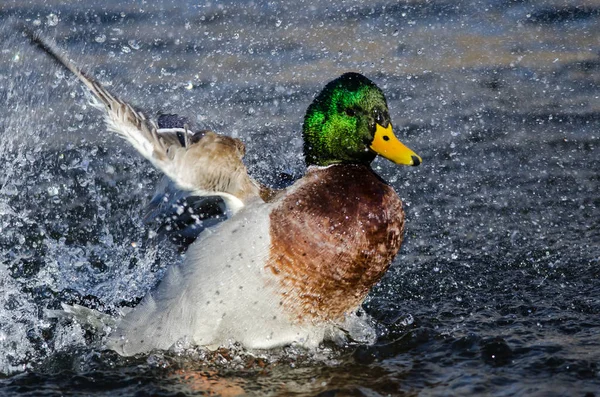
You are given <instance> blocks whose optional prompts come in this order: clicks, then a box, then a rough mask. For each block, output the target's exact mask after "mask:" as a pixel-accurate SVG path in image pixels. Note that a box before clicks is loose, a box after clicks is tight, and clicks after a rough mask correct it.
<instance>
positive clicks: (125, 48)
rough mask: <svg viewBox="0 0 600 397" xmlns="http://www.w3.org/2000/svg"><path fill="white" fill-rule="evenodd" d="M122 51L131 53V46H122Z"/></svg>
mask: <svg viewBox="0 0 600 397" xmlns="http://www.w3.org/2000/svg"><path fill="white" fill-rule="evenodd" d="M121 52H122V53H124V54H129V53H130V52H131V48H129V47H127V46H126V45H124V46H123V47H121Z"/></svg>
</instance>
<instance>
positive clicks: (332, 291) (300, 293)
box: [32, 36, 421, 355]
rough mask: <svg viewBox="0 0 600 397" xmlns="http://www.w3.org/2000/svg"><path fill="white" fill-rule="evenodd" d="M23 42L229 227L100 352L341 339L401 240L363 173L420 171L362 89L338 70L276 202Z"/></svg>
mask: <svg viewBox="0 0 600 397" xmlns="http://www.w3.org/2000/svg"><path fill="white" fill-rule="evenodd" d="M32 38H33V40H34V42H36V43H37V44H38V45H39V46H40V47H41V48H42V49H44V50H45V51H46V53H48V54H49V55H51V56H52V57H53V58H54V59H55V60H56V61H58V63H60V64H61V65H63V66H64V67H66V68H67V69H69V70H70V71H71V72H73V74H75V75H76V76H77V77H78V78H79V80H81V81H82V82H83V84H85V86H87V88H88V89H89V90H90V91H91V93H92V94H93V95H94V97H95V98H96V102H95V106H96V107H98V108H100V109H102V111H104V113H105V116H106V123H107V125H108V129H109V130H111V131H113V132H116V133H117V134H119V135H120V136H121V137H123V138H124V139H125V140H127V141H128V142H129V143H131V144H132V145H133V147H134V148H135V149H136V150H137V151H138V152H139V153H140V154H141V155H142V156H144V157H145V158H146V159H148V160H149V161H150V162H151V163H152V164H153V165H154V166H156V167H157V168H158V169H160V170H161V171H162V172H163V173H164V174H165V175H166V176H167V177H168V178H169V179H170V180H171V181H172V183H174V184H175V185H176V186H177V187H178V188H179V189H183V190H185V191H189V192H191V194H193V195H194V196H204V197H220V198H221V199H222V201H223V203H224V204H225V207H226V209H225V212H226V215H227V218H228V220H227V221H226V222H221V223H219V224H218V225H216V226H215V227H213V228H212V229H210V230H205V231H204V232H202V233H201V234H200V236H199V237H198V238H197V239H196V241H195V242H194V243H193V244H191V246H190V247H189V249H188V250H187V253H186V255H185V259H184V260H183V263H182V264H180V265H172V266H171V267H170V268H169V269H168V271H167V273H166V274H165V276H164V279H163V280H162V281H161V283H160V284H159V285H158V287H157V288H156V289H155V290H154V291H152V292H151V293H149V294H148V295H147V296H146V297H145V298H144V299H143V300H142V302H141V303H140V304H139V305H138V306H136V307H135V308H133V309H132V310H131V311H130V312H129V313H127V314H125V315H124V316H123V317H122V318H121V319H120V320H119V322H118V325H117V326H116V327H115V329H114V330H113V331H112V332H111V333H110V335H109V336H108V338H107V342H106V345H107V346H108V347H109V348H111V349H114V350H115V351H117V352H118V353H120V354H122V355H133V354H137V353H142V352H148V351H150V350H153V349H169V348H170V347H172V346H173V345H174V344H175V343H176V342H178V341H181V340H187V341H188V342H191V343H193V344H195V345H200V346H208V347H215V346H219V345H226V344H228V343H231V342H238V343H240V344H242V345H243V346H245V347H246V348H250V349H255V348H258V349H262V348H273V347H277V346H282V345H287V344H292V343H297V344H299V345H302V346H306V347H309V348H310V347H315V346H317V345H318V344H320V343H321V342H322V341H323V340H324V339H327V338H332V337H333V336H332V335H335V334H336V332H338V330H339V329H343V328H344V324H345V323H346V322H347V321H348V319H349V318H352V316H353V315H354V314H353V313H355V312H356V311H357V310H358V309H359V307H360V305H361V303H362V302H363V300H364V299H365V297H366V295H367V293H368V292H369V290H370V289H371V287H372V286H373V285H374V284H375V283H377V282H378V281H379V280H380V279H381V277H382V276H383V275H384V273H385V272H386V270H387V269H388V267H389V266H390V263H391V262H392V260H393V259H394V257H395V256H396V254H397V253H398V250H399V249H400V245H401V243H402V236H403V230H404V212H403V209H402V202H401V200H400V198H399V197H398V195H397V194H396V192H395V191H394V189H393V188H392V187H391V186H390V185H388V184H387V183H386V182H385V181H384V180H382V179H381V177H379V176H378V175H377V174H376V173H375V172H374V171H373V170H372V169H371V167H370V163H371V162H372V161H373V160H374V159H375V157H376V156H377V155H380V156H383V157H385V158H386V159H388V160H391V161H392V162H394V163H396V164H405V165H411V166H416V165H419V164H420V163H421V158H420V157H419V156H418V155H416V154H415V153H414V152H413V151H412V150H410V149H408V148H407V147H406V146H404V145H403V144H402V143H401V142H400V141H399V140H398V139H397V138H396V136H395V135H394V132H393V130H392V123H391V119H390V115H389V112H388V106H387V102H386V98H385V96H384V94H383V92H382V91H381V89H379V88H378V87H377V85H375V83H373V82H372V81H371V80H369V79H368V78H366V77H365V76H363V75H361V74H359V73H345V74H343V75H341V76H340V77H338V78H336V79H335V80H333V81H331V82H329V83H328V84H327V85H326V86H325V87H324V88H323V90H322V91H321V92H320V93H319V94H318V95H317V96H316V98H315V99H314V101H313V102H312V103H311V104H310V106H309V107H308V110H307V112H306V116H305V118H304V124H303V138H304V156H305V159H306V165H307V171H306V174H305V175H304V176H303V177H302V178H301V179H299V180H298V181H296V182H295V183H294V184H293V185H292V186H290V187H288V188H286V189H283V190H279V191H276V190H271V189H268V188H266V187H264V186H262V185H261V184H259V183H258V182H256V181H255V180H253V179H252V178H251V177H250V176H249V175H248V172H247V170H246V167H245V165H244V163H243V162H242V157H243V156H244V151H245V149H244V145H243V144H242V142H241V141H240V140H238V139H234V138H231V137H227V136H224V135H219V134H216V133H214V132H211V131H202V132H199V133H191V132H190V131H189V129H188V128H187V127H186V126H184V128H181V126H178V127H176V128H167V129H160V128H158V126H157V125H155V124H154V123H153V122H151V121H149V120H148V119H147V118H146V117H145V116H144V115H143V113H141V112H139V111H137V110H135V109H134V108H133V107H132V106H130V105H129V104H127V103H125V102H124V101H122V100H121V99H119V98H117V97H116V96H114V95H113V94H111V93H109V92H108V91H107V90H106V89H105V88H103V87H102V86H101V85H100V84H99V83H98V82H97V81H95V80H94V79H92V78H91V77H89V76H87V75H86V74H85V73H83V72H82V71H81V70H80V69H78V68H77V67H76V66H74V65H73V64H72V63H71V62H70V61H69V60H68V59H67V58H65V57H64V56H62V55H60V53H59V52H58V51H57V50H55V49H54V47H53V46H52V45H49V44H47V43H45V42H44V41H43V40H42V39H40V38H39V37H37V36H33V37H32Z"/></svg>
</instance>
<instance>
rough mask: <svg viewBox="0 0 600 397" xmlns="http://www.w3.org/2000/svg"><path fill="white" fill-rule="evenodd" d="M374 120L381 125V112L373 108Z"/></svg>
mask: <svg viewBox="0 0 600 397" xmlns="http://www.w3.org/2000/svg"><path fill="white" fill-rule="evenodd" d="M375 122H376V123H377V124H379V125H383V113H382V112H381V111H379V110H375Z"/></svg>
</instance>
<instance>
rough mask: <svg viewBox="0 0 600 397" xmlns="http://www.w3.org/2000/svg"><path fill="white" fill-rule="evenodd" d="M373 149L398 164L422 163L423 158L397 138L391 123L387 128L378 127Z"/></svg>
mask: <svg viewBox="0 0 600 397" xmlns="http://www.w3.org/2000/svg"><path fill="white" fill-rule="evenodd" d="M371 149H372V150H374V151H375V152H376V153H377V154H379V155H380V156H383V157H385V158H386V159H388V160H390V161H393V162H394V163H396V164H404V165H419V164H421V162H422V160H421V157H419V156H418V155H417V154H416V153H415V152H413V151H412V150H410V149H409V148H407V147H406V146H404V144H403V143H402V142H400V141H399V140H398V138H396V135H394V131H393V130H392V123H389V124H388V126H387V127H386V128H384V127H382V126H380V125H379V124H377V125H376V127H375V138H373V142H371Z"/></svg>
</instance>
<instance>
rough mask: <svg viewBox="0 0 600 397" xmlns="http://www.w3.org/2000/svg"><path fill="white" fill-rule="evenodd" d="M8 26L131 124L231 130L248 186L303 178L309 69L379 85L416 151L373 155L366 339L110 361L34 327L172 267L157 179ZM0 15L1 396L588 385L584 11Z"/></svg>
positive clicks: (596, 19) (591, 258)
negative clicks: (311, 348)
mask: <svg viewBox="0 0 600 397" xmlns="http://www.w3.org/2000/svg"><path fill="white" fill-rule="evenodd" d="M59 3H60V4H59ZM17 22H20V23H25V24H26V25H28V26H32V27H38V28H39V29H41V31H42V32H43V34H44V35H45V36H46V37H49V38H52V39H54V40H56V42H57V43H58V45H59V46H60V47H61V48H64V49H65V50H66V51H67V52H68V54H69V56H70V57H71V58H72V59H73V60H74V61H75V62H77V63H78V64H79V65H81V66H83V67H84V68H85V69H86V70H88V71H89V72H90V73H92V74H93V75H94V76H96V78H97V79H99V80H100V81H101V82H102V83H103V84H105V85H106V86H107V87H109V89H111V90H112V91H113V92H115V93H118V94H119V95H120V96H121V97H122V98H124V99H126V100H128V101H130V102H131V103H132V104H134V105H135V106H137V107H140V108H142V109H144V110H145V111H146V113H147V114H149V115H152V116H154V115H156V114H158V112H161V111H162V112H175V113H179V114H183V115H186V116H188V117H191V118H192V120H193V121H194V122H195V123H196V124H197V125H198V126H200V127H204V128H206V127H208V128H212V129H214V130H215V131H217V132H221V133H227V134H230V135H232V136H235V137H239V138H241V139H243V140H244V142H245V143H246V146H247V157H246V163H247V165H248V167H249V169H250V171H251V172H252V174H253V176H255V177H256V178H257V179H259V180H261V181H263V182H265V183H273V182H274V181H275V180H276V177H277V175H279V174H280V173H282V172H285V173H289V174H291V175H294V176H295V177H299V176H301V175H302V173H303V172H304V168H303V159H302V156H301V148H302V142H301V139H300V131H301V125H302V116H303V113H304V111H305V109H306V107H307V106H308V104H309V103H310V101H311V99H312V97H313V95H315V94H316V93H317V92H318V91H319V90H320V89H321V87H322V86H323V84H324V83H325V82H327V81H329V80H331V79H333V78H335V77H337V76H338V75H339V74H341V73H343V72H346V71H359V72H361V73H363V74H365V75H367V76H368V77H370V78H371V79H373V80H374V81H375V82H376V83H377V84H378V85H379V86H380V87H382V89H383V90H384V92H385V93H386V95H387V97H388V100H389V105H390V113H391V115H392V119H393V121H394V125H395V128H396V130H397V131H398V135H399V136H400V138H401V139H402V140H403V141H404V142H405V143H407V145H408V146H410V147H411V148H413V149H415V151H417V152H418V153H419V154H420V155H421V156H422V157H423V160H424V163H423V164H422V165H421V166H420V167H416V168H407V167H396V166H394V165H392V164H391V163H389V162H386V161H385V160H377V161H376V162H375V163H374V164H373V166H374V168H375V169H376V170H377V171H378V172H379V173H380V174H381V175H382V177H384V178H385V179H386V180H388V181H390V183H391V184H392V185H393V186H394V188H395V189H396V190H397V191H398V193H399V195H400V196H401V197H402V199H403V200H404V202H405V208H406V212H407V217H408V222H407V229H406V238H405V243H404V245H403V247H402V250H401V253H400V254H399V255H398V257H397V258H396V259H395V261H394V263H393V265H392V268H391V270H390V271H389V273H388V274H387V275H386V276H385V278H384V279H383V280H382V282H381V283H380V284H379V285H378V286H377V287H376V288H375V289H374V290H373V291H372V293H371V294H370V296H369V299H368V300H367V302H366V303H365V309H366V310H367V311H368V312H369V313H370V314H371V315H372V316H373V317H374V318H376V319H377V322H378V334H379V339H378V341H377V343H376V344H375V345H373V346H356V345H350V346H345V347H338V346H330V345H325V346H323V347H322V349H320V350H319V352H317V353H314V354H308V353H307V352H303V351H301V350H297V349H295V348H287V349H283V350H281V351H274V352H244V351H241V350H240V349H235V348H234V349H233V350H232V351H225V350H223V351H219V352H216V353H212V354H209V353H206V352H202V351H199V350H185V351H184V350H182V349H180V350H176V351H174V352H169V353H165V352H162V353H160V352H159V353H155V354H150V355H143V356H139V357H135V358H127V359H125V358H121V357H119V356H117V355H116V354H114V353H111V352H104V351H102V350H101V349H99V348H98V340H97V337H95V336H94V335H92V334H90V333H89V332H86V331H85V330H82V329H81V327H80V326H79V325H78V324H69V323H57V322H56V321H55V320H49V319H47V318H46V317H45V316H44V309H46V308H58V307H59V305H60V303H61V302H67V303H80V304H85V305H87V306H89V307H94V308H97V309H99V310H103V311H106V312H115V311H116V310H117V309H118V308H119V307H121V306H123V305H133V304H135V303H136V302H137V301H138V300H139V299H140V298H141V297H142V296H144V295H145V294H146V293H147V291H149V290H150V289H151V288H152V287H153V286H155V285H156V283H158V281H159V280H160V278H161V276H162V274H163V272H164V270H165V268H166V266H168V265H169V264H172V263H176V262H178V261H180V257H179V254H178V253H177V252H176V250H174V249H173V248H172V247H171V246H170V245H169V243H168V242H166V241H162V240H160V239H159V238H156V237H155V236H154V235H153V231H152V229H151V228H150V227H149V226H147V225H144V224H143V222H142V217H143V209H144V206H145V204H146V203H147V202H148V200H149V198H150V197H151V195H152V193H153V186H154V184H155V183H156V181H157V180H158V179H159V178H160V175H159V173H158V172H157V171H155V170H154V169H153V168H152V167H151V166H150V165H149V164H148V163H147V162H146V161H145V160H143V159H142V158H141V157H140V156H139V155H137V153H135V152H134V151H133V149H131V148H130V147H128V146H127V145H126V144H125V143H124V142H122V141H121V140H120V139H118V138H116V137H115V136H113V135H112V134H110V133H107V132H105V128H104V126H103V124H102V119H101V116H100V115H99V114H98V113H97V112H96V111H95V110H94V109H92V108H91V107H90V106H89V105H87V100H86V95H85V91H84V90H83V89H82V87H81V85H80V84H79V83H78V82H76V81H75V80H74V79H73V78H72V77H70V76H67V75H66V74H65V73H64V72H63V71H62V70H60V69H59V68H57V67H56V66H55V65H54V64H53V63H52V62H51V61H49V60H48V59H47V58H46V57H45V55H44V54H41V53H40V52H38V51H37V50H35V49H34V48H32V47H31V46H30V45H29V44H28V43H27V41H26V39H25V38H24V37H22V36H21V35H19V34H18V33H15V32H14V29H13V28H12V27H11V26H12V25H14V24H15V23H17ZM0 23H1V24H2V27H1V30H0V32H1V37H2V44H1V45H0V52H1V54H2V55H1V57H0V63H1V65H0V101H1V103H2V105H3V106H2V107H3V109H4V112H3V113H2V116H0V158H1V159H2V163H3V165H2V173H1V174H0V286H1V287H0V290H1V291H2V293H1V294H0V394H8V395H11V394H16V393H20V394H24V395H40V394H41V395H54V394H57V395H60V394H82V395H88V394H97V395H111V396H114V395H132V394H135V393H138V394H139V395H147V394H155V395H176V394H178V393H179V394H180V395H194V394H203V393H204V394H206V393H213V394H223V395H227V394H229V395H239V394H244V393H245V394H256V395H264V394H272V395H278V394H291V395H316V394H319V393H322V394H323V395H368V396H371V395H403V394H406V395H416V394H421V395H482V394H493V395H515V394H520V395H540V396H541V395H544V396H546V395H581V396H584V395H587V396H592V395H597V393H598V392H597V390H600V368H599V365H600V342H599V341H600V339H599V334H600V317H599V314H600V281H599V277H600V270H599V269H600V266H599V265H600V264H599V258H600V244H599V243H600V224H599V222H600V210H599V204H600V202H599V193H600V191H599V190H600V189H599V176H598V175H599V171H600V156H599V155H598V145H599V133H598V131H600V41H599V39H598V37H600V4H597V3H596V2H593V1H587V2H586V1H584V2H580V3H579V4H576V5H569V4H566V3H565V2H561V1H555V2H554V1H546V2H528V1H521V2H505V1H493V0H489V1H470V2H469V1H464V2H453V1H452V2H451V1H448V2H445V1H435V2H424V1H423V2H421V1H410V2H375V3H362V2H358V1H334V2H308V1H307V2H299V3H297V4H296V3H295V4H293V5H292V4H279V3H274V2H262V1H244V2H214V3H206V4H204V3H201V2H192V1H181V2H170V1H157V2H116V1H106V2H103V4H102V5H97V6H91V5H89V4H87V3H86V2H84V1H76V2H72V3H70V4H69V5H64V4H62V2H57V1H37V0H30V1H24V2H23V1H18V2H17V1H8V2H5V4H3V6H2V8H0Z"/></svg>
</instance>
